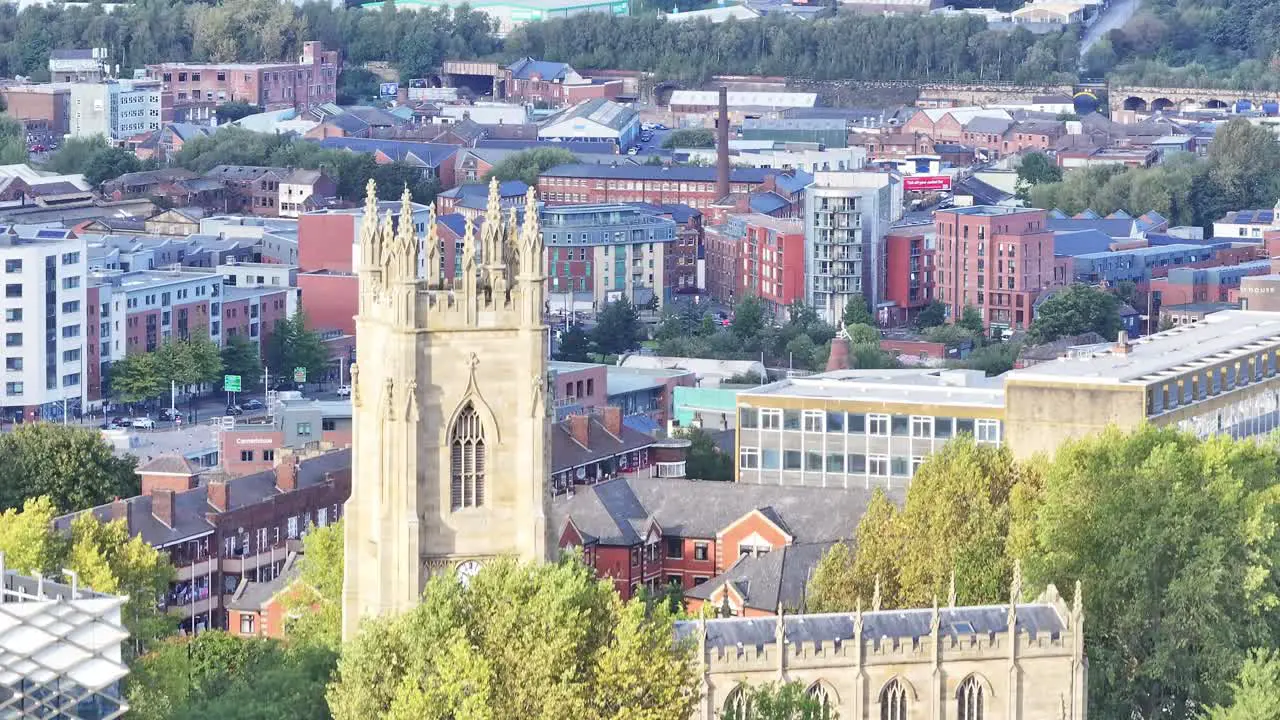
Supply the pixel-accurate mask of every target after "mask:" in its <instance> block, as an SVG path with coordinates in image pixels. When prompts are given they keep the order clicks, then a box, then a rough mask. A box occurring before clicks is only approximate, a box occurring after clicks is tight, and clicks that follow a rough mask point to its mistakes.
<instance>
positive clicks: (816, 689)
mask: <svg viewBox="0 0 1280 720" xmlns="http://www.w3.org/2000/svg"><path fill="white" fill-rule="evenodd" d="M805 693H806V694H807V695H808V696H809V697H810V698H812V699H813V700H814V701H815V702H816V703H817V704H818V718H817V720H830V719H831V718H834V717H835V716H836V713H835V706H836V703H835V700H834V699H832V697H831V692H830V691H829V690H828V689H827V686H826V685H824V684H823V682H822V681H821V680H819V681H818V682H815V683H814V684H812V685H810V686H809V689H808V690H806V691H805Z"/></svg>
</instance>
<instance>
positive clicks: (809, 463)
mask: <svg viewBox="0 0 1280 720" xmlns="http://www.w3.org/2000/svg"><path fill="white" fill-rule="evenodd" d="M824 460H825V458H824V457H823V455H822V453H820V452H806V453H805V454H804V469H805V470H807V471H809V472H822V466H823V462H824Z"/></svg>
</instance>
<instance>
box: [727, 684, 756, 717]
mask: <svg viewBox="0 0 1280 720" xmlns="http://www.w3.org/2000/svg"><path fill="white" fill-rule="evenodd" d="M751 716H752V715H751V701H750V700H749V699H748V698H747V694H746V691H744V690H743V689H742V686H741V685H739V686H738V687H736V688H734V689H733V690H732V691H731V692H730V693H729V697H727V698H725V701H724V711H723V712H721V713H720V717H721V718H722V719H723V720H748V718H750V717H751Z"/></svg>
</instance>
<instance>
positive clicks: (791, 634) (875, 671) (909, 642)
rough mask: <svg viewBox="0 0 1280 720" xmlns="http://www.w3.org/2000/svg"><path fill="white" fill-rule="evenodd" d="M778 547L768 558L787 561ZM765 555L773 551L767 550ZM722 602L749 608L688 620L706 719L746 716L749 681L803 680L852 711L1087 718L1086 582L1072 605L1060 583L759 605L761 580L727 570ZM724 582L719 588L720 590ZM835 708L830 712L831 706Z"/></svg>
mask: <svg viewBox="0 0 1280 720" xmlns="http://www.w3.org/2000/svg"><path fill="white" fill-rule="evenodd" d="M773 556H774V553H770V554H769V555H766V556H765V557H764V558H763V560H766V561H770V562H777V560H774V558H773ZM757 562H761V560H757ZM724 585H725V586H724V587H723V588H721V587H717V588H715V590H721V591H722V592H723V594H722V595H719V596H717V595H714V594H710V593H709V594H708V595H709V599H711V600H713V602H712V603H711V604H712V605H716V606H718V607H719V606H728V608H729V610H730V612H731V613H732V614H733V615H736V616H738V617H728V618H719V619H714V620H700V621H698V620H686V621H683V622H679V623H676V637H677V638H679V639H682V640H686V641H688V642H690V643H692V644H695V645H696V647H697V650H696V651H695V656H694V657H695V662H696V664H697V666H698V668H699V677H701V678H702V681H701V684H702V687H701V692H700V694H699V697H698V707H697V710H696V711H695V713H694V717H695V718H697V720H714V719H715V718H733V719H735V720H736V719H738V718H744V717H748V715H747V714H746V707H747V704H746V703H747V700H746V692H745V691H746V689H747V688H748V687H749V686H753V685H760V684H763V683H773V682H779V681H782V682H791V683H798V684H799V685H801V686H802V687H804V688H806V690H805V693H806V694H807V695H808V696H809V697H811V698H813V699H814V700H815V701H816V702H817V704H818V705H819V706H820V707H821V708H822V710H823V713H824V715H826V716H829V717H837V716H838V717H840V718H841V720H907V719H908V718H912V719H915V720H948V719H958V720H1086V718H1087V716H1088V669H1089V662H1088V659H1087V658H1086V657H1085V650H1084V609H1083V602H1082V600H1083V599H1082V593H1081V590H1080V584H1079V583H1077V584H1076V589H1075V594H1074V597H1073V598H1072V605H1071V606H1068V605H1067V603H1066V602H1065V601H1064V600H1063V599H1062V598H1061V597H1060V596H1059V594H1058V590H1057V588H1056V587H1054V586H1053V585H1050V586H1049V587H1048V588H1047V589H1046V590H1045V592H1044V593H1042V594H1041V595H1040V597H1038V598H1036V599H1035V600H1033V601H1031V602H1027V600H1026V599H1024V598H1023V597H1022V592H1023V590H1022V578H1021V573H1020V572H1018V571H1016V570H1015V573H1014V579H1013V582H1012V585H1011V587H1010V592H1009V602H1008V603H1007V604H1002V605H994V606H983V607H956V603H955V594H954V582H953V583H952V586H953V591H952V596H951V598H950V599H949V600H948V601H947V603H946V605H945V606H943V607H941V608H940V607H938V605H937V603H935V604H934V607H933V608H932V609H929V608H909V609H893V610H882V609H880V607H879V603H878V601H873V602H872V604H871V605H870V606H868V608H867V609H865V610H864V609H863V608H861V607H860V608H858V609H857V610H856V611H854V612H852V613H838V614H837V613H833V614H828V615H787V616H785V617H784V616H782V615H779V616H778V617H776V618H775V617H753V615H756V613H752V612H749V611H748V610H749V609H750V605H749V604H747V603H745V602H744V600H745V598H744V597H743V595H744V594H745V593H748V592H751V593H755V592H757V589H756V587H755V586H754V584H752V583H747V582H742V583H736V582H727V583H725V584H724ZM712 592H713V593H714V590H713V591H712ZM827 713H829V715H827Z"/></svg>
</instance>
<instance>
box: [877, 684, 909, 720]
mask: <svg viewBox="0 0 1280 720" xmlns="http://www.w3.org/2000/svg"><path fill="white" fill-rule="evenodd" d="M880 720H907V689H906V688H905V687H903V686H902V683H901V682H900V681H898V680H897V679H896V678H895V679H893V680H890V681H889V684H888V685H885V686H884V689H883V690H881V691H880Z"/></svg>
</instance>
